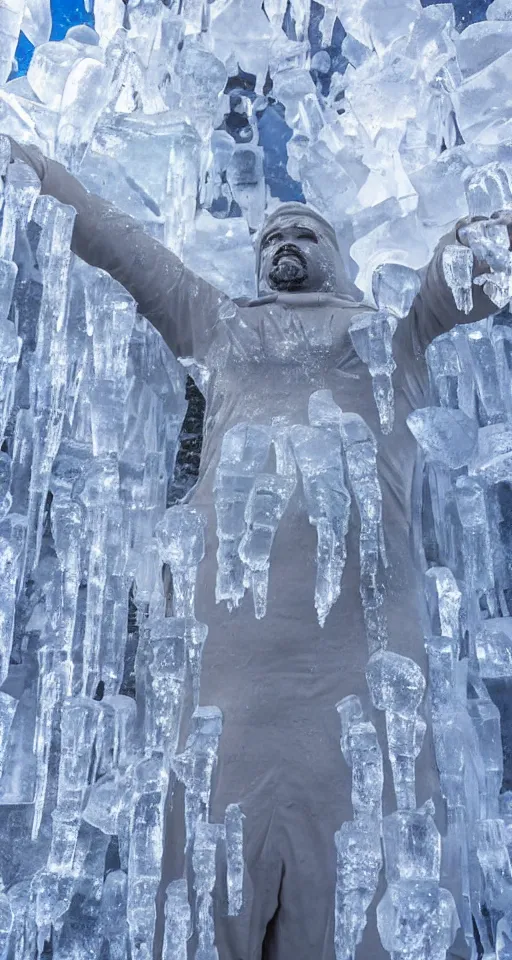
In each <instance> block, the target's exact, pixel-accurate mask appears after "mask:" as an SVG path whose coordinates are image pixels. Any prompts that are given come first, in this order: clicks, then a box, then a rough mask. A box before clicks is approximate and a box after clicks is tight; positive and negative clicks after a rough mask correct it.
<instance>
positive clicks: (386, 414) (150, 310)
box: [12, 143, 506, 960]
mask: <svg viewBox="0 0 512 960" xmlns="http://www.w3.org/2000/svg"><path fill="white" fill-rule="evenodd" d="M12 150H13V156H14V157H17V158H19V159H21V160H24V161H25V162H27V163H29V164H31V165H32V166H33V168H34V169H35V171H36V172H37V174H38V176H39V177H40V180H41V186H42V192H43V193H46V194H51V195H52V196H54V197H56V198H57V199H58V200H60V201H62V202H63V203H65V204H70V205H72V206H73V207H74V208H75V210H76V212H77V217H76V221H75V228H74V235H73V244H72V247H73V250H74V252H75V253H76V254H77V255H78V256H79V257H81V258H82V259H83V260H85V261H86V262H87V263H89V264H92V265H94V266H96V267H100V268H101V269H103V270H105V271H108V273H110V274H111V275H112V276H113V277H114V278H115V279H116V280H118V281H119V282H120V283H121V284H123V286H124V287H125V288H126V289H127V290H128V291H129V292H130V293H131V294H132V295H133V297H134V298H135V300H136V302H137V304H138V307H139V310H140V312H141V313H142V314H143V315H144V316H145V317H147V319H148V320H149V321H150V322H151V323H152V324H153V325H154V326H155V327H156V329H157V330H158V331H159V332H160V333H161V335H162V337H163V338H164V340H165V341H166V342H167V344H168V345H169V347H170V348H171V350H172V351H173V353H174V354H175V355H176V356H177V357H179V358H193V359H194V360H195V361H196V363H197V364H199V365H200V366H201V367H203V368H204V369H205V370H206V376H205V378H204V381H205V384H206V386H205V387H204V389H205V393H206V415H205V424H204V443H203V452H202V461H201V470H200V475H199V479H198V482H197V484H196V486H195V488H194V490H193V491H192V494H191V495H190V496H189V503H191V504H193V505H194V507H195V508H196V509H197V510H199V511H201V512H202V513H203V515H204V516H205V517H206V521H207V523H206V531H207V532H206V555H205V559H204V560H203V561H202V563H201V565H200V567H199V579H198V587H197V593H196V616H197V617H198V619H200V620H201V621H203V622H204V623H206V624H207V625H208V637H207V640H206V644H205V647H204V652H203V664H202V674H201V690H200V703H201V704H203V705H210V704H212V705H216V706H217V707H219V708H220V710H221V712H222V715H223V719H224V725H223V731H222V736H221V738H220V744H219V754H218V763H217V766H216V770H215V776H214V782H213V788H212V797H211V809H210V820H211V821H212V822H219V823H221V822H223V819H224V814H225V810H226V807H227V805H228V804H232V803H239V804H240V807H241V810H242V812H243V815H244V819H243V833H244V847H243V853H244V888H243V904H242V908H241V910H240V912H239V913H238V915H236V916H228V915H227V910H226V909H225V906H224V904H223V902H221V900H222V897H221V894H220V893H219V894H218V896H217V895H216V894H214V913H215V937H216V948H217V950H218V955H219V957H220V960H340V958H346V960H350V957H351V956H352V955H353V948H355V942H353V941H357V940H359V941H360V943H359V946H358V952H357V956H358V957H360V958H361V960H383V958H384V957H387V956H388V951H387V950H386V949H385V948H384V946H383V944H382V942H381V937H380V936H379V930H378V926H379V929H380V928H381V927H382V923H383V920H382V917H381V918H380V919H378V911H376V908H375V903H376V902H378V901H379V899H380V898H381V897H382V893H383V888H382V889H381V888H380V887H379V891H378V892H377V895H376V896H374V894H375V892H376V886H377V879H376V876H375V877H373V874H372V871H373V867H374V866H375V864H374V863H373V861H372V855H373V854H372V850H374V848H373V847H372V844H371V842H370V841H371V837H372V829H373V828H372V823H373V825H374V826H375V822H376V820H375V818H378V817H380V816H381V815H382V813H383V815H384V816H386V815H388V814H390V813H392V812H393V811H394V810H396V809H397V806H398V807H399V808H400V807H401V808H404V807H405V808H407V807H409V808H412V809H414V808H416V807H417V808H419V807H420V806H421V805H422V804H424V803H425V802H426V801H427V800H428V799H429V798H432V799H433V805H432V806H431V809H432V811H433V810H434V806H435V820H436V823H437V827H438V828H439V830H440V831H441V833H443V830H444V829H445V823H444V820H443V802H442V798H441V795H440V788H439V779H438V773H437V770H436V762H435V758H434V753H433V746H432V742H431V737H430V735H429V733H428V731H427V735H426V736H425V737H424V740H423V743H422V745H421V743H419V742H417V743H416V745H415V747H414V749H415V750H416V753H417V756H414V750H413V749H412V748H411V751H412V752H411V755H410V756H409V761H410V763H412V771H413V772H412V779H411V778H409V780H407V777H406V776H405V775H404V773H403V769H402V767H400V764H399V763H398V762H393V756H391V753H392V750H391V746H390V745H389V744H388V745H387V742H386V731H385V724H384V714H383V712H382V711H379V710H376V709H375V707H376V706H377V703H376V701H377V700H378V691H377V693H376V692H375V691H376V690H377V687H378V685H379V682H380V681H379V680H378V675H379V670H381V674H382V670H383V669H384V668H383V667H382V663H380V666H379V663H378V658H379V656H380V655H381V654H380V651H382V650H383V649H386V650H388V651H390V652H392V653H393V654H396V655H398V657H397V664H402V666H403V664H404V663H410V662H411V661H414V664H413V668H414V669H412V668H411V670H412V673H411V677H412V679H411V684H412V686H414V683H415V682H416V681H415V680H414V678H415V677H416V674H415V673H414V670H416V671H418V672H419V671H420V670H421V671H423V675H426V664H425V651H424V636H423V630H422V626H421V622H420V612H419V611H420V608H421V602H422V596H423V588H422V582H421V581H422V575H421V573H420V571H419V569H418V566H417V564H416V563H415V560H414V556H413V552H412V547H411V487H412V478H413V469H414V463H415V457H416V442H415V440H414V438H413V436H412V434H411V432H410V431H409V429H408V427H407V425H406V418H407V417H408V415H409V414H410V413H411V411H412V410H414V409H416V408H420V407H424V406H426V405H428V402H429V401H428V396H427V388H428V384H427V368H426V363H425V358H424V357H425V349H426V347H427V346H428V345H429V343H430V342H431V341H432V340H433V339H434V337H436V336H437V335H438V334H441V333H442V332H444V331H447V330H449V329H450V328H452V327H453V326H454V325H455V324H457V323H461V322H468V321H469V322H471V321H476V320H479V319H482V318H484V317H486V316H488V315H490V314H491V313H493V312H495V310H496V307H495V306H494V305H493V304H492V303H491V302H490V301H489V300H488V299H487V296H486V295H485V293H484V292H483V289H482V286H480V285H475V286H474V287H473V291H472V297H473V306H472V309H471V310H469V312H468V313H462V312H460V311H459V309H458V308H457V306H456V303H455V300H454V296H453V294H452V292H451V289H450V288H449V287H448V285H447V283H446V280H445V276H444V270H443V251H444V250H445V249H446V247H447V245H451V249H452V250H453V249H454V248H455V249H457V245H458V244H459V246H460V250H462V251H464V250H465V249H466V248H465V247H464V245H463V244H462V243H461V240H460V235H459V234H457V232H456V231H454V232H453V233H452V234H451V235H450V236H448V237H447V238H445V240H443V241H442V242H441V244H440V246H439V247H438V249H437V251H436V253H435V255H434V257H433V259H432V261H431V263H430V264H429V266H428V268H427V269H426V270H425V271H424V273H423V278H422V281H421V285H420V284H419V283H418V286H417V288H416V289H415V290H414V295H413V296H412V297H411V298H410V300H412V306H411V305H410V302H409V304H408V306H407V311H406V314H407V315H406V316H403V317H401V318H400V316H398V314H397V319H396V322H394V323H392V322H391V321H390V320H389V321H388V328H386V323H385V321H384V320H383V319H382V316H381V314H378V311H375V309H374V308H373V307H371V306H368V305H366V304H363V303H360V302H358V301H357V300H356V299H355V297H354V296H353V291H354V288H353V286H352V284H351V283H350V282H349V280H348V277H347V276H346V273H345V270H344V267H343V262H342V258H341V256H340V253H339V249H338V244H337V241H336V235H335V232H334V230H333V229H332V227H331V226H330V225H329V223H327V222H326V221H325V220H324V219H323V217H321V216H320V215H319V214H318V213H316V212H315V211H314V210H312V209H310V208H308V207H307V206H305V205H303V204H300V203H287V204H284V205H283V206H281V207H279V208H278V209H277V210H276V211H275V212H274V213H273V214H272V215H271V216H269V218H268V219H267V221H266V222H265V224H264V226H263V228H262V230H261V232H260V235H259V238H258V248H257V255H258V268H257V269H258V295H257V297H256V299H254V300H251V301H244V302H240V301H237V302H234V301H231V300H230V299H229V298H228V297H227V296H226V295H224V294H223V293H222V292H219V290H217V289H215V288H214V287H213V286H211V285H210V284H209V283H207V282H206V281H205V280H203V279H201V278H200V277H197V276H195V275H194V274H193V273H192V272H190V271H189V270H188V269H187V268H186V267H185V266H184V265H183V264H182V263H181V262H180V261H179V259H178V258H177V257H176V256H175V255H174V254H172V253H171V252H169V250H167V249H166V248H165V247H163V246H162V245H161V244H160V243H158V242H157V241H156V240H155V239H153V238H151V237H150V236H148V235H147V234H146V233H145V232H144V230H143V228H142V226H141V225H140V224H139V223H138V222H137V221H136V220H134V219H131V218H130V217H129V216H126V215H124V214H122V213H120V212H119V211H117V210H116V209H115V208H114V207H113V206H112V205H110V204H109V203H107V202H105V201H104V200H102V199H99V198H98V197H96V196H93V195H92V194H91V193H89V192H88V191H87V190H85V189H84V187H83V186H82V185H81V184H80V183H79V182H78V181H77V180H76V179H74V178H73V177H72V176H71V175H70V174H69V173H68V172H67V171H66V170H65V169H64V168H63V167H62V166H60V165H59V164H58V163H55V162H53V161H50V160H47V159H46V158H44V157H43V156H42V155H41V154H40V153H39V152H38V151H37V150H36V149H35V148H33V147H22V146H20V145H18V144H16V143H13V144H12ZM501 222H506V217H502V218H501ZM484 269H485V266H483V265H479V264H478V262H477V264H476V268H475V270H476V272H478V271H479V270H484ZM410 274H411V271H409V275H410ZM470 291H471V276H470ZM404 296H405V294H404ZM372 313H373V314H374V316H375V320H376V325H374V327H372ZM381 313H382V311H381ZM377 321H378V323H380V324H381V326H380V327H378V323H377ZM379 331H380V332H379ZM391 336H392V344H391V339H390V338H391ZM365 338H366V340H365ZM372 338H373V340H372ZM379 338H380V339H379ZM370 341H371V342H370ZM373 341H375V342H376V343H377V344H380V348H379V349H382V351H383V356H384V361H385V362H384V361H383V364H382V366H381V367H378V363H377V367H378V370H380V371H381V374H382V376H381V379H380V380H378V379H376V377H375V375H374V376H373V378H372V371H371V370H370V368H369V365H368V363H367V362H365V360H364V353H365V349H367V352H368V354H369V356H370V354H371V349H373V347H371V343H373ZM365 342H366V344H367V347H366V348H365V347H364V343H365ZM361 344H362V346H361ZM358 345H359V346H358ZM356 347H357V349H356ZM386 351H387V353H386ZM386 357H387V360H386ZM370 360H371V356H370ZM386 364H387V366H386ZM370 366H371V364H370ZM382 371H384V372H382ZM386 371H387V373H386ZM373 373H375V371H373ZM386 377H388V381H389V382H388V381H386ZM369 658H370V663H369ZM405 658H409V659H407V660H406V659H405ZM372 663H373V665H374V666H372ZM374 667H375V669H374ZM381 668H382V669H381ZM399 669H401V667H400V668H399V666H397V670H399ZM406 672H407V671H406ZM368 678H369V679H368ZM397 678H398V679H397V682H401V681H400V678H399V677H398V675H397ZM413 681H414V682H413ZM404 683H405V680H404ZM419 685H420V686H421V684H419ZM407 689H408V690H410V689H412V687H411V686H410V685H409V687H408V688H407ZM369 690H370V693H371V694H372V696H370V695H369ZM372 690H373V693H372ZM422 694H423V690H420V691H419V694H418V702H419V701H420V700H421V698H422ZM404 696H405V694H404ZM411 696H412V699H414V696H415V694H411ZM346 698H351V699H349V700H347V699H346ZM356 698H359V699H360V701H361V704H362V705H363V715H360V716H358V715H357V709H358V707H357V703H358V701H357V700H356ZM340 701H341V703H340ZM408 702H409V701H408ZM411 702H412V700H411ZM351 705H352V706H351ZM337 707H338V710H337ZM351 709H353V712H354V716H355V719H356V720H358V721H360V723H359V727H361V724H363V729H362V730H361V729H359V727H357V724H356V727H357V730H355V734H358V736H359V734H361V736H360V737H359V740H357V737H356V740H357V743H358V745H359V746H358V747H357V750H356V748H355V746H354V745H352V747H351V746H350V743H351V742H352V741H351V740H350V736H349V737H347V736H345V737H343V736H342V748H343V753H344V756H345V758H344V756H343V755H342V752H341V751H340V717H341V720H342V727H343V723H345V728H344V729H345V731H346V730H347V729H348V727H347V723H348V721H347V716H348V715H349V714H350V710H351ZM414 709H416V707H415V708H414ZM418 709H419V710H420V713H421V710H422V709H423V708H422V707H421V705H420V706H419V707H418ZM372 724H374V727H373V726H372ZM354 729H355V728H354ZM372 730H373V732H374V733H375V730H376V731H377V735H378V740H377V738H375V740H374V741H372ZM358 731H359V733H358ZM388 732H389V731H388ZM355 734H354V736H355ZM365 737H366V739H365ZM352 739H353V740H354V738H352ZM417 739H418V738H417ZM354 743H355V740H354ZM379 744H380V748H382V752H383V754H384V763H383V765H382V763H381V761H380V760H379V756H380V753H379V749H380V748H379ZM365 751H366V752H365ZM411 758H412V759H411ZM347 759H348V760H349V763H350V762H351V763H352V770H351V769H350V766H349V764H348V763H347ZM401 759H402V760H403V757H402V758H401ZM406 759H407V758H406ZM389 760H391V763H389V762H388V761H389ZM395 761H396V756H395ZM358 764H359V766H358ZM405 766H406V767H407V764H405ZM409 768H410V765H409ZM382 770H383V774H382ZM414 771H415V773H414ZM404 776H405V779H404ZM381 777H382V778H383V782H384V786H383V789H382V803H381V796H380V794H381V787H382V784H381ZM175 806H176V805H175ZM356 815H357V816H359V819H360V822H359V826H358V828H357V829H358V830H359V833H357V830H356V829H355V828H354V830H353V831H352V834H351V833H350V829H348V828H347V827H346V826H344V827H343V829H342V830H341V832H340V828H342V825H347V824H349V825H350V823H351V822H352V821H353V822H354V823H356V821H357V817H356ZM365 817H366V820H365V819H364V818H365ZM361 818H362V819H361ZM372 818H373V820H372ZM175 820H176V822H175ZM178 821H179V822H178ZM365 823H366V824H367V826H366V827H363V828H361V824H363V825H364V824H365ZM344 830H348V832H347V834H345V833H344ZM335 835H336V841H335ZM358 836H359V838H360V842H358V841H357V837H358ZM377 836H378V830H377ZM344 837H346V838H348V839H347V842H346V843H345V841H344V840H343V838H344ZM351 837H352V840H351V839H350V838H351ZM354 838H355V839H354ZM184 841H185V838H184V828H183V810H181V816H180V817H178V813H177V812H176V811H175V810H174V809H173V810H172V811H170V812H169V817H168V830H167V840H166V853H165V855H164V861H163V865H162V890H165V887H166V885H167V884H168V883H169V881H170V880H172V879H176V878H179V877H181V876H183V875H184V871H186V870H187V855H188V854H187V852H186V850H185V847H186V844H185V842H184ZM379 849H380V846H379ZM184 851H185V852H184ZM375 856H376V857H377V860H376V861H375V862H376V863H377V867H378V866H379V865H380V864H379V861H378V855H377V854H375ZM373 872H375V871H373ZM376 875H378V869H377V872H376ZM372 877H373V879H372ZM452 879H453V886H452V892H453V893H454V895H455V889H456V884H457V877H453V878H452ZM450 882H451V881H450V880H449V879H448V881H445V885H446V886H449V885H450ZM447 896H448V894H447ZM350 904H352V906H350V910H351V911H352V913H350V910H349V905H350ZM358 904H359V906H358ZM361 905H362V906H361ZM367 908H368V909H367ZM366 909H367V914H368V915H367V919H366V920H365V919H364V914H365V911H366ZM358 911H360V912H361V911H362V914H361V918H360V920H358V919H357V917H358V916H359V914H358ZM432 915H433V914H432ZM436 915H437V916H438V919H439V917H440V914H439V911H438V913H437V914H436ZM351 918H352V919H351ZM439 922H440V921H439ZM436 923H437V921H436ZM456 928H457V924H455V929H456ZM450 929H451V930H452V933H451V935H450V937H449V938H448V943H447V944H446V946H447V947H449V946H450V944H451V942H452V940H453V923H452V925H451V928H450ZM381 933H382V930H381ZM390 936H391V934H390ZM432 936H434V933H433V934H432ZM439 936H441V934H439ZM157 939H158V938H157ZM384 939H385V940H386V936H384ZM459 941H460V942H461V943H462V941H461V939H460V931H459V938H458V939H457V938H455V941H454V945H453V946H452V948H451V949H452V953H451V956H452V957H453V956H459V955H460V956H465V954H464V949H465V947H464V945H462V946H461V947H460V948H459V947H458V946H457V944H458V943H459ZM399 953H400V955H405V954H402V953H401V952H400V951H399V950H397V951H396V956H398V954H399ZM156 955H157V956H160V955H161V946H160V947H159V946H158V944H157V951H156ZM407 955H409V954H407ZM435 955H436V956H437V955H438V954H437V953H436V954H435ZM439 955H441V954H439ZM449 955H450V954H449ZM209 956H210V954H209ZM429 956H430V954H429ZM432 956H434V953H432ZM443 956H444V954H443Z"/></svg>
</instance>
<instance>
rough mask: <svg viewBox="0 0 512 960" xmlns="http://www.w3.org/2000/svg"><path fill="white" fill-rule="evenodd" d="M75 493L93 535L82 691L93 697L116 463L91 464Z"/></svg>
mask: <svg viewBox="0 0 512 960" xmlns="http://www.w3.org/2000/svg"><path fill="white" fill-rule="evenodd" d="M74 493H75V495H77V496H79V497H80V500H81V501H82V503H83V504H84V507H85V509H86V511H87V525H88V528H89V531H90V533H89V536H90V549H89V565H88V579H87V607H86V620H85V635H84V640H83V668H82V690H83V691H84V692H87V693H91V692H93V691H94V690H95V689H96V685H97V684H98V683H99V681H100V677H101V656H100V653H101V645H100V637H101V631H102V621H103V617H104V609H105V600H106V589H107V581H108V577H109V572H110V571H109V566H110V564H109V555H108V552H107V551H106V550H105V543H106V542H107V541H108V534H109V532H110V514H111V512H112V510H113V509H115V506H116V503H117V502H118V498H119V468H118V465H117V463H116V461H115V459H113V458H111V457H104V458H100V457H97V458H94V459H93V460H91V461H90V462H89V463H88V464H87V467H86V468H85V470H84V471H83V473H82V476H81V477H80V478H79V480H78V481H77V484H76V487H75V488H74ZM110 539H111V538H110Z"/></svg>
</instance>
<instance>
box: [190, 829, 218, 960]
mask: <svg viewBox="0 0 512 960" xmlns="http://www.w3.org/2000/svg"><path fill="white" fill-rule="evenodd" d="M223 837H224V827H223V825H222V824H217V823H206V822H198V823H197V826H196V831H195V836H194V849H193V853H192V866H193V870H194V889H195V894H196V930H197V937H198V946H197V950H196V960H218V957H219V954H218V951H217V948H216V946H215V929H214V923H213V898H212V894H213V889H214V887H215V880H216V872H215V857H216V852H217V845H218V843H219V841H220V840H222V839H223Z"/></svg>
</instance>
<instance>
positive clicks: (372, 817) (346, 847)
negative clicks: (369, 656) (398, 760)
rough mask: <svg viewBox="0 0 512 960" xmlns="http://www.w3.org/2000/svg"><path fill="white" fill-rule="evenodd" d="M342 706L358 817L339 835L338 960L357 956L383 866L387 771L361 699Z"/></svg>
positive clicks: (345, 701) (344, 745) (343, 747)
mask: <svg viewBox="0 0 512 960" xmlns="http://www.w3.org/2000/svg"><path fill="white" fill-rule="evenodd" d="M336 709H337V710H338V714H339V717H340V721H341V740H340V744H341V750H342V753H343V756H344V758H345V761H346V762H347V763H348V765H349V766H350V767H351V768H352V809H353V813H354V819H353V820H347V821H345V823H342V825H341V827H340V829H339V830H338V831H337V832H336V834H335V843H336V854H337V871H336V899H335V913H334V917H335V921H334V923H335V929H334V946H335V952H336V960H353V958H354V957H355V951H356V947H357V944H358V943H360V941H361V937H362V934H363V931H364V928H365V926H366V912H367V910H368V907H369V905H370V903H371V901H372V900H373V897H374V895H375V891H376V889H377V883H378V880H379V874H380V870H381V867H382V852H381V839H380V835H381V825H382V823H381V822H382V788H383V784H384V774H383V763H382V752H381V749H380V746H379V742H378V740H377V733H376V730H375V727H374V726H373V724H372V723H371V722H370V721H368V720H365V717H364V713H363V708H362V705H361V701H360V699H359V697H356V696H354V695H350V696H348V697H345V698H344V699H343V700H341V701H340V702H339V703H338V704H337V707H336Z"/></svg>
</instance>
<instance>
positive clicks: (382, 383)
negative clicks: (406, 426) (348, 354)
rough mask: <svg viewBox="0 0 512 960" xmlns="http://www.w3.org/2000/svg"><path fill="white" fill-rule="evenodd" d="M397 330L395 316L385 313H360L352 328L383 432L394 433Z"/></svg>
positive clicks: (354, 342)
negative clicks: (369, 378) (394, 339)
mask: <svg viewBox="0 0 512 960" xmlns="http://www.w3.org/2000/svg"><path fill="white" fill-rule="evenodd" d="M396 327H397V319H396V317H394V316H393V314H391V313H387V312H384V311H382V310H379V311H377V312H375V313H360V314H358V317H357V319H356V320H355V321H354V323H353V324H352V325H351V326H350V327H349V333H350V337H351V339H352V343H353V345H354V349H355V351H356V353H357V355H358V357H359V358H360V360H362V361H363V363H365V364H366V365H367V367H368V370H369V371H370V376H371V378H372V385H373V396H374V398H375V403H376V405H377V410H378V412H379V421H380V425H381V429H382V432H383V433H391V431H392V429H393V423H394V419H395V399H394V392H393V380H392V376H393V372H394V370H395V369H396V364H395V361H394V359H393V345H392V341H393V335H394V333H395V330H396Z"/></svg>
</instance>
